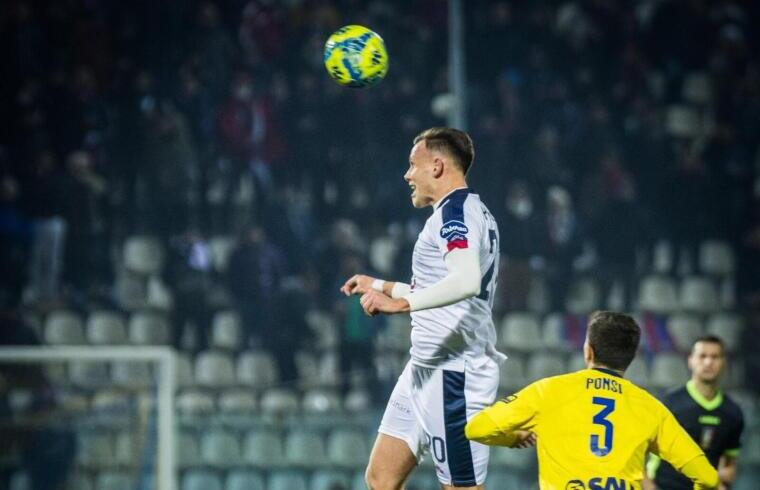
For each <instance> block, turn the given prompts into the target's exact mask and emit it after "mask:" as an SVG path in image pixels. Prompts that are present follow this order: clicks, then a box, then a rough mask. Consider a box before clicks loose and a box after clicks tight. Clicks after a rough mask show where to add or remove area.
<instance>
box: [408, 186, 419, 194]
mask: <svg viewBox="0 0 760 490" xmlns="http://www.w3.org/2000/svg"><path fill="white" fill-rule="evenodd" d="M409 187H411V188H412V195H414V191H416V190H417V187H416V186H414V185H410V186H409Z"/></svg>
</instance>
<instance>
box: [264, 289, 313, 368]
mask: <svg viewBox="0 0 760 490" xmlns="http://www.w3.org/2000/svg"><path fill="white" fill-rule="evenodd" d="M306 287H307V284H305V281H304V280H303V279H302V278H300V277H289V278H287V279H285V280H283V282H282V287H280V288H278V289H277V290H276V291H275V293H274V297H273V298H272V304H271V305H270V310H269V311H270V313H271V315H272V318H271V320H270V321H269V322H268V323H267V330H266V331H264V332H262V333H263V335H262V337H261V344H262V346H263V347H264V348H265V349H267V350H268V351H269V352H271V353H272V354H273V355H274V357H275V359H276V361H277V366H278V368H279V372H280V378H281V379H282V380H283V381H286V382H288V381H294V380H296V379H298V371H297V370H296V362H295V357H296V352H298V350H299V348H302V347H307V346H312V345H313V340H314V339H313V336H312V334H311V330H310V329H309V327H308V325H307V324H306V312H307V310H308V306H309V297H308V291H307V289H306Z"/></svg>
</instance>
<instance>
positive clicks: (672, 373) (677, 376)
mask: <svg viewBox="0 0 760 490" xmlns="http://www.w3.org/2000/svg"><path fill="white" fill-rule="evenodd" d="M687 379H689V370H688V368H687V367H686V358H685V357H684V356H682V355H679V354H671V353H661V354H657V355H655V357H654V359H652V369H651V376H650V385H651V386H652V387H654V388H658V389H667V388H675V387H676V386H680V385H682V384H683V383H684V382H685V381H686V380H687Z"/></svg>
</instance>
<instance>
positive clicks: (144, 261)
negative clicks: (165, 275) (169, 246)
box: [124, 236, 164, 275]
mask: <svg viewBox="0 0 760 490" xmlns="http://www.w3.org/2000/svg"><path fill="white" fill-rule="evenodd" d="M163 258H164V251H163V248H162V247H161V244H160V243H159V241H158V240H157V239H156V238H153V237H149V236H131V237H129V238H127V240H126V241H125V242H124V266H125V267H126V268H127V269H128V270H130V271H133V272H137V273H139V274H144V275H150V274H156V273H158V272H159V271H160V270H161V266H162V264H163Z"/></svg>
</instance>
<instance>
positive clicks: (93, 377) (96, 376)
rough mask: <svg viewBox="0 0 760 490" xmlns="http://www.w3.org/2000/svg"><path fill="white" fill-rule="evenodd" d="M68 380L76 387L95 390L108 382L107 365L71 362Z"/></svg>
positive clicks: (92, 362)
mask: <svg viewBox="0 0 760 490" xmlns="http://www.w3.org/2000/svg"><path fill="white" fill-rule="evenodd" d="M69 379H70V380H71V382H72V383H73V384H75V385H76V386H82V387H85V388H97V387H100V386H105V385H106V384H108V382H109V376H108V365H107V363H105V362H102V361H72V362H71V364H70V365H69Z"/></svg>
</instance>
